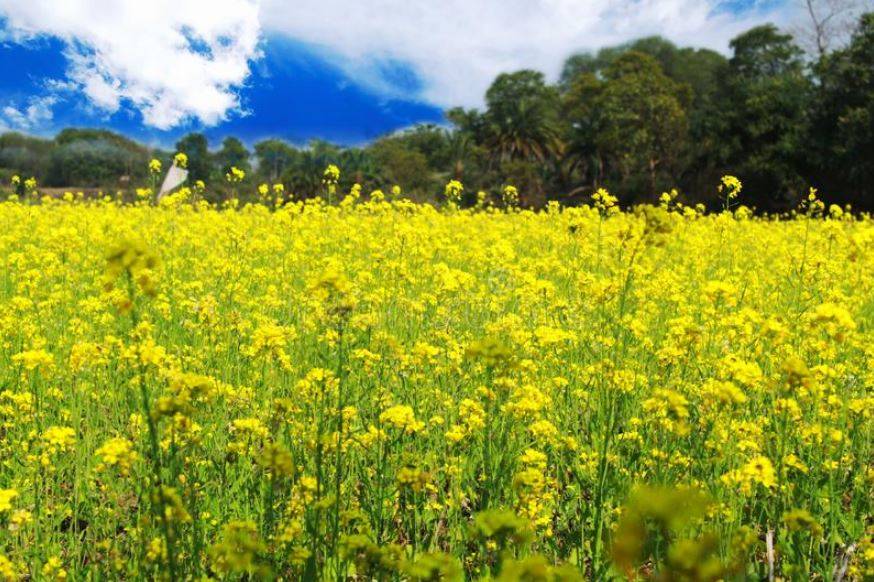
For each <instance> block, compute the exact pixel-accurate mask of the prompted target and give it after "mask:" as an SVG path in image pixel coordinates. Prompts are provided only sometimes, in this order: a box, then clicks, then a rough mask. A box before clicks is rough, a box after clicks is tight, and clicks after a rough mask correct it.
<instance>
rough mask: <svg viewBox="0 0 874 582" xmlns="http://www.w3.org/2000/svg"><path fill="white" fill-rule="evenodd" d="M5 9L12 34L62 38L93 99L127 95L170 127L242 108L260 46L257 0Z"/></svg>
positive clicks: (124, 1)
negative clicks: (241, 97)
mask: <svg viewBox="0 0 874 582" xmlns="http://www.w3.org/2000/svg"><path fill="white" fill-rule="evenodd" d="M0 15H2V16H5V18H6V20H7V22H6V27H7V30H6V35H7V36H12V37H13V38H15V39H17V40H26V39H28V38H32V37H39V36H43V35H50V36H54V37H57V38H60V39H62V40H63V41H65V42H66V45H67V48H66V56H67V58H68V61H69V69H68V71H67V74H68V77H69V81H70V82H72V83H73V84H74V86H75V90H77V91H81V92H82V93H83V94H84V95H85V96H86V97H87V98H88V99H89V100H90V101H91V103H92V104H93V105H95V106H96V107H98V108H100V109H102V110H104V111H106V112H109V113H112V112H114V111H117V110H118V108H119V107H120V106H121V103H122V102H123V101H128V102H130V103H131V104H132V105H133V106H134V107H136V108H137V109H139V110H140V111H141V112H142V114H143V118H144V120H145V123H146V124H148V125H151V126H154V127H158V128H164V129H165V128H169V127H173V126H175V125H178V124H179V123H181V122H183V121H185V120H186V119H189V118H196V119H198V120H200V121H202V122H203V123H205V124H207V125H211V124H215V123H217V122H219V121H221V120H222V119H224V118H225V117H226V116H227V114H228V112H229V111H232V110H235V109H238V108H239V106H240V102H239V97H238V95H237V90H238V89H239V88H240V86H241V85H242V84H243V82H244V81H245V80H246V78H247V76H248V74H249V63H250V61H251V60H253V59H255V58H257V57H258V55H259V53H258V43H259V40H260V33H261V28H260V25H259V21H258V5H257V0H149V1H144V0H64V1H62V2H61V1H58V0H0Z"/></svg>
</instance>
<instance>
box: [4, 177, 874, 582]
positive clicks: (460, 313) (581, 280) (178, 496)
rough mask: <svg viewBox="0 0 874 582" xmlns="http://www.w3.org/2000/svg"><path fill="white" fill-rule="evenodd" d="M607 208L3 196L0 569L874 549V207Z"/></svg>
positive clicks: (495, 574) (605, 564)
mask: <svg viewBox="0 0 874 582" xmlns="http://www.w3.org/2000/svg"><path fill="white" fill-rule="evenodd" d="M510 194H513V193H512V192H511V193H510ZM612 204H613V200H612V198H610V197H609V195H607V194H606V193H599V195H598V196H596V197H595V200H594V201H593V203H592V204H591V205H590V206H584V207H580V208H573V209H569V208H565V209H562V208H559V207H558V206H550V207H549V208H548V209H545V210H544V211H539V212H533V211H528V210H514V209H509V210H498V209H494V208H481V209H469V210H459V209H458V208H457V207H455V206H454V205H453V204H449V205H448V207H447V208H442V209H437V208H434V207H432V206H430V205H418V204H413V203H410V202H404V201H393V202H386V201H384V200H383V199H382V197H381V196H375V197H374V198H373V199H372V200H370V201H367V202H364V201H362V199H358V198H357V197H350V198H347V199H346V200H345V201H344V202H343V203H341V204H339V205H334V206H331V205H328V204H327V203H325V202H322V201H321V199H318V198H317V199H313V200H310V201H307V202H292V203H288V204H285V205H283V206H281V207H279V208H275V207H274V208H270V207H268V206H266V205H262V204H250V205H240V206H239V207H236V208H215V207H212V206H209V205H207V204H205V203H199V204H197V203H195V204H189V203H168V204H164V205H162V206H163V207H161V206H159V207H155V206H152V205H148V204H144V203H141V204H132V205H122V204H120V203H117V202H115V201H113V200H111V199H106V200H102V201H84V200H76V199H75V197H73V196H69V197H67V199H66V200H44V201H43V202H42V203H27V202H24V201H16V200H10V201H7V202H3V203H0V260H2V264H3V270H2V278H0V305H2V309H0V580H27V579H33V580H63V579H69V580H134V579H156V578H164V579H174V580H201V579H240V578H241V577H243V578H249V579H271V578H272V579H283V580H461V579H472V580H480V579H500V580H532V581H533V580H538V581H539V580H576V579H583V578H586V579H601V580H603V579H613V578H629V579H658V580H717V579H725V580H731V579H736V580H741V579H767V578H768V577H770V576H774V577H777V578H780V577H782V578H783V579H793V580H806V579H822V580H851V579H853V580H861V579H864V578H866V577H868V576H874V546H872V535H874V529H872V517H871V502H872V493H871V492H872V488H874V469H872V464H871V462H872V441H871V437H872V423H871V416H872V406H874V397H872V387H874V222H872V220H871V219H870V218H866V217H853V216H851V215H850V214H848V213H845V212H842V211H841V210H840V209H837V208H833V209H831V211H828V210H827V209H824V208H823V207H822V205H821V203H819V202H818V201H817V200H815V199H814V200H813V201H809V202H808V203H807V205H806V206H805V207H803V208H801V209H799V211H798V212H797V213H795V215H794V216H792V217H786V218H783V219H779V220H778V219H774V218H755V217H752V216H750V215H749V213H748V212H746V211H744V209H743V208H741V209H739V210H737V211H735V212H730V211H729V212H723V213H717V214H703V213H701V212H697V211H694V210H692V209H688V208H685V209H684V208H681V207H676V206H675V205H674V204H673V201H672V197H671V196H670V195H668V196H666V197H665V199H664V201H663V204H662V207H644V208H639V209H637V210H635V211H628V212H619V211H616V208H615V207H612Z"/></svg>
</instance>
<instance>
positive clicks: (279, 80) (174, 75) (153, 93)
mask: <svg viewBox="0 0 874 582" xmlns="http://www.w3.org/2000/svg"><path fill="white" fill-rule="evenodd" d="M789 1H791V0H786V2H789ZM143 4H146V5H147V6H145V7H144V6H142V5H143ZM791 17H792V11H791V10H790V9H789V8H788V7H787V4H786V3H785V2H775V1H768V2H765V3H762V2H752V1H750V0H730V1H727V2H726V1H714V2H706V1H701V0H694V1H693V0H627V1H615V0H611V1H607V0H464V1H462V0H444V2H442V3H441V4H440V5H439V6H438V5H436V4H430V3H429V4H427V5H426V4H420V5H413V6H411V5H410V4H409V2H408V1H405V2H401V1H400V0H359V1H357V2H351V1H350V0H296V1H295V2H294V3H287V2H282V1H279V0H275V1H274V0H175V1H171V0H153V1H152V2H148V3H143V2H140V1H139V0H67V1H66V2H64V3H57V2H56V1H55V0H0V70H2V71H3V72H4V73H3V75H0V130H17V131H24V132H26V133H32V134H37V135H52V134H54V133H55V132H56V131H58V130H59V129H60V128H63V127H67V126H88V127H104V128H108V129H113V130H116V131H120V132H122V133H125V134H127V135H130V136H132V137H134V138H136V139H139V140H141V141H144V142H147V143H151V144H154V145H170V144H172V143H173V142H174V141H175V140H176V139H177V138H178V137H179V136H181V135H182V134H184V133H187V132H188V131H193V130H197V131H204V132H205V133H206V134H207V136H208V137H209V138H210V140H211V143H213V144H217V143H218V142H219V141H220V140H221V138H223V137H224V136H226V135H237V136H239V137H241V138H242V139H243V140H244V141H246V142H247V143H250V144H251V143H254V142H255V141H257V140H259V139H263V138H266V137H281V138H284V139H287V140H289V141H292V142H294V143H298V144H303V143H306V142H307V141H308V140H310V139H312V138H322V139H328V140H331V141H335V142H339V143H344V144H357V143H362V142H366V141H369V140H371V139H373V138H375V137H377V136H379V135H381V134H383V133H386V132H390V131H393V130H397V129H401V128H404V127H408V126H410V125H412V124H415V123H421V122H433V123H441V122H442V121H443V115H442V112H443V111H444V110H445V108H447V107H450V106H454V105H462V106H468V107H476V106H478V105H480V104H481V100H482V95H483V92H484V91H485V89H486V88H487V87H488V84H489V82H490V81H491V79H493V78H494V76H495V75H496V74H497V73H499V72H501V71H504V70H513V69H519V68H526V67H530V68H536V69H539V70H543V71H544V72H545V73H546V74H547V76H549V77H551V78H554V77H555V76H556V75H557V74H558V71H559V70H560V67H561V64H562V62H563V60H564V58H565V57H566V56H568V55H569V54H571V53H573V52H575V51H578V50H595V49H597V48H599V47H600V46H605V45H611V44H616V43H619V42H623V41H626V40H629V39H632V38H635V37H639V36H643V35H648V34H663V35H665V36H667V37H668V38H671V39H672V40H674V41H675V42H677V43H679V44H689V45H693V46H707V47H711V48H715V49H717V50H723V51H724V50H725V48H726V46H727V43H728V40H729V39H730V38H731V37H732V36H734V35H735V34H737V33H738V32H740V31H742V30H745V29H746V28H749V27H750V26H752V25H755V24H758V23H761V22H764V21H776V22H778V23H785V22H788V21H790V20H791Z"/></svg>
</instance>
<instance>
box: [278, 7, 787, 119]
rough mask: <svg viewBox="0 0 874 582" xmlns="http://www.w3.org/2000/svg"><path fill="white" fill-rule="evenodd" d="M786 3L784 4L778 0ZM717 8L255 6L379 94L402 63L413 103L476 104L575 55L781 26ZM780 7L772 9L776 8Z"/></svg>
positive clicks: (758, 13) (715, 40)
mask: <svg viewBox="0 0 874 582" xmlns="http://www.w3.org/2000/svg"><path fill="white" fill-rule="evenodd" d="M788 1H789V2H793V1H794V0H788ZM720 4H721V2H719V1H718V0H294V2H292V3H289V2H288V1H287V0H262V23H263V25H264V27H265V28H266V29H267V30H269V31H271V32H278V33H282V34H286V35H289V36H291V37H294V38H296V39H299V40H302V41H305V42H308V43H313V44H316V45H319V46H321V47H323V48H324V49H325V52H326V53H327V54H329V55H331V58H333V59H334V60H335V62H337V63H338V64H339V65H340V66H341V67H343V68H344V70H345V71H346V72H347V73H349V74H350V75H351V76H352V77H353V78H356V79H357V80H359V81H364V82H365V83H368V84H370V85H371V86H375V87H377V88H381V89H386V86H385V80H384V78H383V77H382V76H381V75H380V72H379V63H380V62H381V61H382V62H385V61H386V60H396V61H401V62H404V63H408V64H410V65H411V66H412V67H413V69H414V70H415V71H416V72H417V73H418V74H419V75H420V76H421V78H422V79H423V81H424V85H425V86H424V88H423V91H422V95H421V97H422V98H423V99H425V100H426V101H430V102H433V103H436V104H438V105H443V106H452V105H468V106H471V105H478V104H480V103H481V102H482V98H483V93H484V92H485V90H486V89H487V88H488V85H489V83H490V82H491V81H492V80H493V79H494V77H495V76H496V75H497V74H498V73H500V72H502V71H509V70H514V69H520V68H535V69H539V70H541V71H544V72H545V73H547V75H548V76H549V77H550V78H551V79H555V78H556V77H557V76H558V73H559V72H560V69H561V66H562V63H563V61H564V59H565V58H566V57H567V56H568V55H569V54H571V53H573V52H575V51H577V50H580V49H592V48H598V47H601V46H605V45H612V44H617V43H620V42H623V41H627V40H630V39H633V38H636V37H640V36H644V35H651V34H661V35H663V36H666V37H668V38H670V39H672V40H674V41H676V42H678V43H681V44H684V45H686V44H688V45H693V46H700V47H709V48H715V49H718V50H725V49H726V48H727V45H728V41H729V40H730V39H731V38H732V37H733V36H735V35H736V34H738V33H739V32H741V31H743V30H745V29H746V28H749V27H751V26H753V25H755V24H758V23H761V22H764V21H767V20H776V21H778V22H785V21H786V18H787V14H788V12H789V9H786V10H785V13H784V11H781V10H780V9H771V10H768V9H767V8H765V7H764V6H768V5H773V2H771V3H766V4H763V5H762V4H759V3H753V2H751V4H754V6H753V8H751V9H749V10H747V11H745V12H744V13H743V14H741V15H738V14H731V13H729V12H727V11H726V10H721V9H720ZM779 4H780V3H778V5H779Z"/></svg>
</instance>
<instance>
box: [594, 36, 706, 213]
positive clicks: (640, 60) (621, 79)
mask: <svg viewBox="0 0 874 582" xmlns="http://www.w3.org/2000/svg"><path fill="white" fill-rule="evenodd" d="M604 76H605V80H604V81H603V82H601V83H600V85H599V84H597V83H595V84H593V86H592V87H591V89H590V95H591V97H590V98H591V105H590V106H589V107H590V110H589V112H587V113H586V115H587V116H589V117H591V121H590V124H591V129H590V131H592V132H593V134H594V141H595V144H596V147H597V151H598V152H599V153H598V155H599V156H601V157H602V158H603V159H604V160H605V162H606V163H607V164H608V165H609V168H610V170H611V171H613V172H615V173H616V174H618V178H619V180H620V183H621V184H622V187H623V188H628V189H631V190H637V191H639V190H640V189H644V188H648V190H649V192H650V194H651V196H652V199H655V198H656V196H657V194H658V188H659V185H660V181H659V176H660V174H662V173H664V174H665V177H666V182H669V183H675V173H674V171H675V169H676V168H675V165H676V163H677V161H678V160H679V158H680V153H681V152H682V148H683V147H684V146H685V143H686V138H687V131H688V120H687V117H686V111H685V108H686V106H687V105H688V102H689V99H690V98H689V89H688V87H687V86H685V85H680V84H678V83H675V82H674V81H672V80H671V79H669V78H668V77H667V76H666V75H665V74H664V72H663V71H662V70H661V67H660V66H659V64H658V62H657V61H656V60H655V59H654V58H652V57H650V56H648V55H645V54H643V53H638V52H629V53H625V54H623V55H622V56H621V57H619V58H618V59H616V61H615V62H614V63H613V64H612V65H610V67H609V68H608V69H607V70H606V71H605V73H604Z"/></svg>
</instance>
